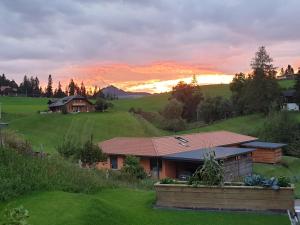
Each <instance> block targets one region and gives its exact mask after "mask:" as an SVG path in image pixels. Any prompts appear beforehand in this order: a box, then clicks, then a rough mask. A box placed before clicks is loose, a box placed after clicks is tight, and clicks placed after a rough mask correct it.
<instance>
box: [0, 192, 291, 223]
mask: <svg viewBox="0 0 300 225" xmlns="http://www.w3.org/2000/svg"><path fill="white" fill-rule="evenodd" d="M154 201H155V194H154V192H152V191H141V190H128V189H110V190H108V189H106V190H103V191H101V192H99V193H98V194H94V195H87V194H74V193H66V192H42V193H35V194H32V195H28V196H25V197H21V198H19V199H18V200H16V201H12V202H10V203H9V207H17V206H19V205H23V206H24V207H25V208H26V209H28V210H29V212H30V219H29V223H30V224H32V225H41V224H43V225H48V224H49V225H66V224H68V225H97V224H99V225H100V224H107V225H108V224H109V225H118V224H120V225H124V224H125V225H129V224H131V225H153V224H156V225H170V224H172V225H177V224H178V225H181V224H187V225H188V224H190V225H192V224H198V225H207V224H214V225H225V224H226V225H228V224H230V225H240V224H243V225H260V224H264V225H271V224H281V225H288V224H289V219H288V217H287V215H267V214H256V213H238V212H204V211H203V212H201V211H185V210H162V209H153V208H152V204H153V203H154ZM45 203H47V204H45ZM5 206H6V205H4V204H2V205H0V211H1V208H2V209H3V208H4V207H5ZM0 218H1V217H0ZM0 221H1V219H0Z"/></svg>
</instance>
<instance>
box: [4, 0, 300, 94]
mask: <svg viewBox="0 0 300 225" xmlns="http://www.w3.org/2000/svg"><path fill="white" fill-rule="evenodd" d="M299 9H300V1H299V0H252V1H249V0H226V1H220V0H207V1H206V0H201V1H199V0H194V1H193V0H184V1H182V0H161V1H158V0H157V1H156V0H151V1H150V0H149V1H146V0H145V1H143V0H128V1H125V0H123V1H122V0H110V1H108V0H107V1H98V0H63V1H62V0H52V1H42V0H26V1H25V0H13V1H12V0H1V1H0V46H1V48H0V73H5V74H6V75H7V77H9V78H14V79H15V80H16V81H17V82H20V81H21V80H22V77H23V76H24V75H25V74H27V75H34V76H36V75H37V76H38V77H39V78H40V80H41V82H42V84H45V82H46V79H47V77H48V74H52V76H53V78H54V81H55V84H54V85H55V86H56V85H57V82H58V81H61V82H62V83H64V84H65V83H66V82H68V81H69V79H70V78H71V77H73V78H75V80H76V81H78V82H81V81H83V82H84V83H85V84H86V85H88V86H92V85H98V86H101V87H103V86H105V85H108V84H115V85H116V86H119V87H121V88H124V89H127V90H132V91H149V92H161V91H167V90H168V89H169V88H170V86H172V85H173V84H174V83H176V82H177V81H178V80H182V79H183V80H185V81H189V79H190V77H191V76H192V75H193V74H196V75H197V77H198V81H199V83H200V84H201V83H202V84H207V83H228V82H230V79H231V78H232V74H234V73H236V72H240V71H244V72H247V71H249V63H250V60H251V58H252V57H253V55H254V53H255V51H256V50H257V48H258V47H259V46H260V45H265V46H266V47H267V50H268V52H269V53H270V54H271V56H272V57H273V58H274V64H275V65H276V66H278V67H286V66H287V64H291V65H292V66H293V67H294V68H298V67H299V66H300V57H299V56H300V30H299V27H300V13H299Z"/></svg>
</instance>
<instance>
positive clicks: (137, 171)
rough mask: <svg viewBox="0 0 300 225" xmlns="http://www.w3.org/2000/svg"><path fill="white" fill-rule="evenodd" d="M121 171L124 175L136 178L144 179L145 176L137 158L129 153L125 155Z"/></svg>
mask: <svg viewBox="0 0 300 225" xmlns="http://www.w3.org/2000/svg"><path fill="white" fill-rule="evenodd" d="M121 172H122V174H124V175H129V176H131V177H135V178H137V179H145V178H146V177H147V174H146V173H145V171H144V168H143V167H142V166H141V165H140V162H139V158H137V157H135V156H131V155H129V156H126V158H125V160H124V165H123V167H122V169H121Z"/></svg>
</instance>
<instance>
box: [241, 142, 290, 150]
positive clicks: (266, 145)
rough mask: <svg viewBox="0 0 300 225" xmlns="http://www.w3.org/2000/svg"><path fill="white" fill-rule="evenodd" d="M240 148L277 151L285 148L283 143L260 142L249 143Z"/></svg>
mask: <svg viewBox="0 0 300 225" xmlns="http://www.w3.org/2000/svg"><path fill="white" fill-rule="evenodd" d="M241 146H244V147H250V148H267V149H277V148H281V147H284V146H286V144H283V143H272V142H262V141H251V142H248V143H244V144H242V145H241Z"/></svg>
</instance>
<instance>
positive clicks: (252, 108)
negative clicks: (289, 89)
mask: <svg viewBox="0 0 300 225" xmlns="http://www.w3.org/2000/svg"><path fill="white" fill-rule="evenodd" d="M272 62H273V59H272V58H271V57H270V55H269V54H268V53H267V51H266V48H265V47H264V46H262V47H260V48H259V49H258V51H257V52H256V53H255V57H254V58H253V59H252V61H251V68H252V70H253V71H252V73H251V74H250V75H249V76H248V77H247V78H246V77H245V76H243V75H242V74H238V75H236V77H235V79H234V80H233V82H232V83H231V84H230V89H231V91H232V92H233V103H234V105H235V104H237V105H238V113H254V112H262V113H265V114H266V113H268V112H269V111H270V110H272V109H273V108H278V106H279V100H280V87H279V85H278V82H277V81H276V78H275V75H276V68H275V67H274V66H273V64H272ZM235 108H237V107H236V106H235Z"/></svg>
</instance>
